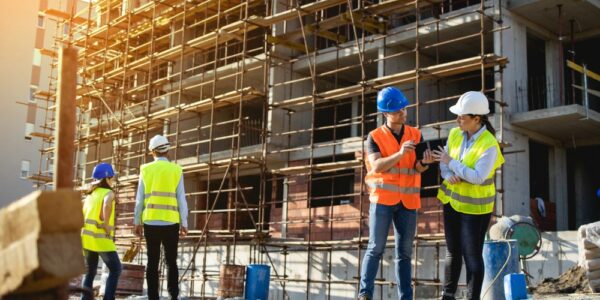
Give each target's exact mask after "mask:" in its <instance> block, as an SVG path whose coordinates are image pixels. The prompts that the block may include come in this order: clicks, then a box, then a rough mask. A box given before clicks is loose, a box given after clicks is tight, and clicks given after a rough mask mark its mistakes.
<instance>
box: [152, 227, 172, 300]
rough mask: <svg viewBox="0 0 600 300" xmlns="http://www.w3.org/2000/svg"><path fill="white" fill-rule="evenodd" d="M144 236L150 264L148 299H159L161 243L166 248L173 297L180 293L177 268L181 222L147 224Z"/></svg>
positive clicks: (170, 291) (168, 281)
mask: <svg viewBox="0 0 600 300" xmlns="http://www.w3.org/2000/svg"><path fill="white" fill-rule="evenodd" d="M144 237H146V248H147V249H148V265H147V266H146V283H147V284H148V299H149V300H155V299H156V300H158V264H159V262H160V245H161V244H162V246H163V248H164V249H165V261H166V262H167V270H168V271H167V272H168V275H167V289H168V291H169V295H170V296H171V298H172V299H177V296H178V295H179V284H178V282H177V281H178V279H179V271H178V269H177V243H178V242H179V224H173V225H165V226H158V225H146V224H144Z"/></svg>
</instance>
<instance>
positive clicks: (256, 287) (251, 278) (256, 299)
mask: <svg viewBox="0 0 600 300" xmlns="http://www.w3.org/2000/svg"><path fill="white" fill-rule="evenodd" d="M270 276H271V268H270V267H269V266H268V265H248V270H247V271H246V292H245V297H244V298H245V299H246V300H267V299H269V279H270Z"/></svg>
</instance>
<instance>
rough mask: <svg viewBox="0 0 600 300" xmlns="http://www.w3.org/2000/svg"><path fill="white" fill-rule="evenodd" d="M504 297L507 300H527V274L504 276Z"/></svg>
mask: <svg viewBox="0 0 600 300" xmlns="http://www.w3.org/2000/svg"><path fill="white" fill-rule="evenodd" d="M504 297H505V298H506V299H507V300H520V299H527V283H526V282H525V274H523V273H518V274H516V273H514V274H508V275H506V276H504Z"/></svg>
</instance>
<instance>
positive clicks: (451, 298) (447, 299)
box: [440, 295, 456, 300]
mask: <svg viewBox="0 0 600 300" xmlns="http://www.w3.org/2000/svg"><path fill="white" fill-rule="evenodd" d="M440 300H456V298H454V296H448V295H444V296H442V298H440Z"/></svg>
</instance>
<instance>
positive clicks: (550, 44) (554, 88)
mask: <svg viewBox="0 0 600 300" xmlns="http://www.w3.org/2000/svg"><path fill="white" fill-rule="evenodd" d="M559 46H560V44H559V42H558V41H555V40H546V85H547V87H546V92H547V94H548V97H547V101H548V102H547V105H548V108H550V107H556V106H560V87H559V85H560V80H561V78H560V72H559V68H560V66H559V64H558V56H559V55H558V52H559V51H560V47H559Z"/></svg>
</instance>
